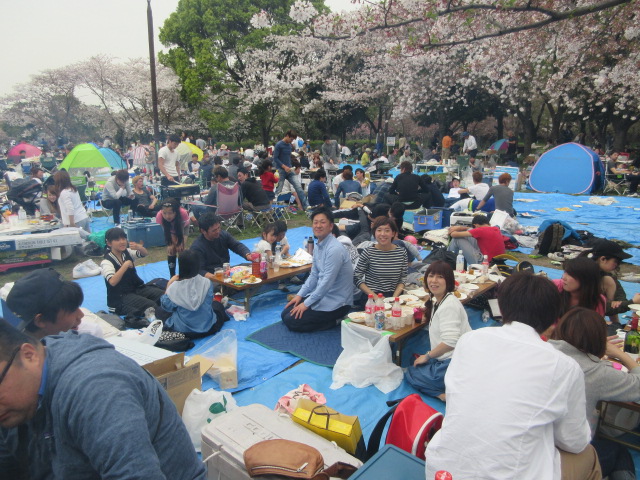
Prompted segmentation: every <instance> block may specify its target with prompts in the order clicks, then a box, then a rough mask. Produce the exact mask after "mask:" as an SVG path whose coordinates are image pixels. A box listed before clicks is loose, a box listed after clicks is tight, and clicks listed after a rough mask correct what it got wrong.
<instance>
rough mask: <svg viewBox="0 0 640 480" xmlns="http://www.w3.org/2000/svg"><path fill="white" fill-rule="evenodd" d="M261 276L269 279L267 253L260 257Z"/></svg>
mask: <svg viewBox="0 0 640 480" xmlns="http://www.w3.org/2000/svg"><path fill="white" fill-rule="evenodd" d="M260 276H261V277H262V278H267V253H266V252H263V253H262V255H261V256H260Z"/></svg>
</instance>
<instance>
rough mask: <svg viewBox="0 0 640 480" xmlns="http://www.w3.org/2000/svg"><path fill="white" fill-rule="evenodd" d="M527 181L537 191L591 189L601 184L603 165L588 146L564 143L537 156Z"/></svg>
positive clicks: (565, 191)
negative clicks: (537, 158)
mask: <svg viewBox="0 0 640 480" xmlns="http://www.w3.org/2000/svg"><path fill="white" fill-rule="evenodd" d="M529 184H530V185H531V188H532V189H533V190H535V191H537V192H552V193H574V194H577V193H593V192H595V191H597V190H601V189H602V186H603V185H604V166H603V165H602V162H601V161H600V157H598V154H597V153H596V152H594V151H593V150H591V149H590V148H588V147H585V146H584V145H580V144H579V143H565V144H563V145H558V146H557V147H555V148H552V149H551V150H549V151H548V152H545V153H543V154H542V155H541V156H540V159H539V160H538V161H537V162H536V164H535V166H534V167H533V170H531V175H530V176H529Z"/></svg>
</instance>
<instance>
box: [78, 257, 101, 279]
mask: <svg viewBox="0 0 640 480" xmlns="http://www.w3.org/2000/svg"><path fill="white" fill-rule="evenodd" d="M101 274H102V269H101V268H100V266H99V265H97V264H96V262H94V261H93V260H91V259H89V260H87V261H85V262H82V263H79V264H78V265H76V266H75V267H73V278H86V277H95V276H97V275H101Z"/></svg>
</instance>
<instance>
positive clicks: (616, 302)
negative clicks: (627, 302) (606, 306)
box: [611, 300, 622, 308]
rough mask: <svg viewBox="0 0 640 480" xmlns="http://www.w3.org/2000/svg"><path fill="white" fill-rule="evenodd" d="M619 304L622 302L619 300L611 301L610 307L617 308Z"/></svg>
mask: <svg viewBox="0 0 640 480" xmlns="http://www.w3.org/2000/svg"><path fill="white" fill-rule="evenodd" d="M620 305H622V302H621V301H619V300H616V301H614V302H611V308H618V307H619V306H620Z"/></svg>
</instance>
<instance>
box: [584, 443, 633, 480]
mask: <svg viewBox="0 0 640 480" xmlns="http://www.w3.org/2000/svg"><path fill="white" fill-rule="evenodd" d="M591 445H593V448H595V449H596V453H597V454H598V460H599V461H600V467H601V468H602V477H603V478H604V477H609V478H610V479H616V480H617V479H627V480H630V479H635V478H636V467H635V465H634V463H633V458H632V457H631V454H630V453H629V450H627V447H625V446H624V445H621V444H619V443H617V442H612V441H611V440H607V439H606V438H598V437H596V438H594V439H593V440H591Z"/></svg>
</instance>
